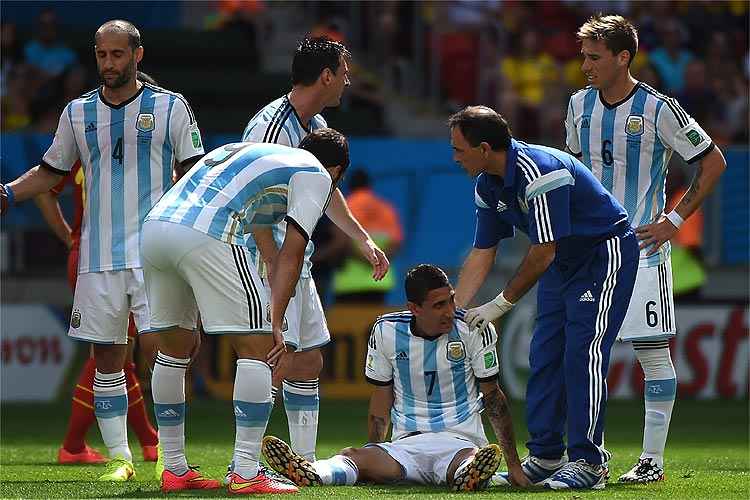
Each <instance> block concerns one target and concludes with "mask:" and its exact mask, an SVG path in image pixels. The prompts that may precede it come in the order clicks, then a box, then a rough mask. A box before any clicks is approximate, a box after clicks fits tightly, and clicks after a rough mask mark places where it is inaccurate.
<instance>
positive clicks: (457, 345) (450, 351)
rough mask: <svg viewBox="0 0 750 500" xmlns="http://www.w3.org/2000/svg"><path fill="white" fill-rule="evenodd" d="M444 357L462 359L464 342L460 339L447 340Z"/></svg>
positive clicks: (451, 359) (464, 355)
mask: <svg viewBox="0 0 750 500" xmlns="http://www.w3.org/2000/svg"><path fill="white" fill-rule="evenodd" d="M446 357H447V358H448V361H453V362H458V361H463V360H464V359H465V358H466V349H465V348H464V343H463V342H461V341H460V340H454V341H452V342H448V346H447V348H446Z"/></svg>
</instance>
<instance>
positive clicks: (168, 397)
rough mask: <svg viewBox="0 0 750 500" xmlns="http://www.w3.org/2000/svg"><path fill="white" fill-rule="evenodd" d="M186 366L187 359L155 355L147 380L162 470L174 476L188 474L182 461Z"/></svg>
mask: <svg viewBox="0 0 750 500" xmlns="http://www.w3.org/2000/svg"><path fill="white" fill-rule="evenodd" d="M189 363H190V358H188V359H180V358H173V357H171V356H167V355H166V354H163V353H161V352H159V353H157V355H156V362H155V363H154V373H153V375H152V377H151V394H152V396H153V398H154V413H156V423H157V424H158V425H159V443H160V444H161V450H162V455H163V459H164V469H166V470H168V471H169V472H172V473H173V474H177V475H178V476H181V475H183V474H185V473H186V472H187V471H188V464H187V458H185V371H186V370H187V367H188V364H189Z"/></svg>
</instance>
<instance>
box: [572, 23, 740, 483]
mask: <svg viewBox="0 0 750 500" xmlns="http://www.w3.org/2000/svg"><path fill="white" fill-rule="evenodd" d="M577 36H578V40H579V41H580V42H581V54H582V55H583V64H582V65H581V70H582V71H583V72H584V74H585V75H586V77H587V78H588V81H589V84H590V85H589V86H588V87H586V88H584V89H582V90H579V91H578V92H576V93H575V94H573V96H572V97H571V98H570V104H569V105H568V115H567V118H566V120H565V130H566V143H567V149H568V150H569V151H570V152H571V153H573V154H574V155H576V156H577V157H579V159H580V160H581V161H582V162H583V163H584V164H585V165H586V166H587V167H589V169H591V171H592V173H593V174H594V176H595V177H596V178H597V179H599V180H600V181H601V183H602V185H603V186H604V187H605V188H606V189H607V190H608V191H609V192H610V193H612V195H613V196H614V197H615V198H616V199H617V200H618V201H619V202H620V203H621V204H622V205H623V206H624V207H625V210H626V211H627V213H628V220H629V221H630V224H631V225H632V226H633V227H635V228H636V234H637V236H638V239H639V240H641V245H640V246H641V256H640V263H639V267H638V275H637V278H636V282H635V289H634V291H633V296H632V299H631V301H630V306H629V307H628V312H627V315H626V316H625V320H624V322H623V324H622V328H621V330H620V333H619V335H618V338H619V340H622V341H627V342H632V345H633V349H634V350H635V355H636V357H637V358H638V362H639V363H640V364H641V368H643V373H644V375H645V391H644V396H645V407H646V415H645V422H644V430H643V452H642V453H641V456H640V458H639V459H638V462H637V463H636V464H635V465H634V466H633V468H632V469H631V470H630V471H628V472H627V473H625V474H623V475H622V476H620V478H619V480H620V482H633V483H650V482H654V481H661V480H663V479H664V447H665V445H666V441H667V433H668V431H669V422H670V420H671V418H672V408H673V406H674V401H675V397H676V395H677V377H676V373H675V370H674V366H673V365H672V359H671V358H670V354H669V339H670V338H671V337H673V336H674V335H675V334H676V332H677V325H676V322H675V314H674V298H673V294H672V265H671V260H670V245H669V240H670V239H671V238H672V237H674V236H675V234H676V233H677V230H678V229H679V227H680V225H681V224H682V223H683V221H684V220H685V219H687V218H688V217H690V215H691V214H692V213H693V212H695V211H696V210H697V209H698V208H699V207H700V206H701V203H703V200H704V199H705V198H706V196H708V194H710V193H711V192H712V191H713V189H714V187H715V186H716V183H717V182H718V180H719V177H720V176H721V174H722V172H723V171H724V169H725V168H726V162H725V160H724V157H723V155H722V154H721V151H719V148H718V147H716V146H715V145H714V143H713V142H712V141H711V138H710V137H709V136H708V134H706V132H705V131H704V130H703V129H702V128H701V127H700V125H698V123H696V121H695V120H694V119H693V118H692V117H690V115H688V114H687V113H686V112H685V111H684V110H683V109H682V107H681V106H680V104H679V103H678V102H677V101H676V100H675V99H673V98H671V97H668V96H665V95H664V94H661V93H659V92H658V91H656V90H654V89H653V88H651V87H649V86H648V85H646V84H644V83H643V82H639V81H637V80H636V79H634V78H633V77H632V75H631V74H630V63H631V62H632V61H633V58H634V57H635V54H636V52H637V51H638V32H637V31H636V29H635V27H634V26H633V25H632V24H631V23H630V22H629V21H628V20H627V19H625V18H623V17H621V16H603V17H602V16H595V17H592V18H591V19H589V20H588V21H587V22H586V23H585V24H584V25H583V26H581V27H580V29H579V30H578V34H577ZM675 151H676V152H677V153H678V154H679V155H680V156H681V157H682V158H683V159H684V160H685V161H686V162H688V163H690V164H695V165H696V166H697V168H696V173H695V177H694V178H693V181H692V184H691V185H690V188H689V189H688V191H687V192H686V193H685V195H684V196H683V197H682V199H681V200H680V202H679V203H678V204H677V206H676V207H675V209H674V210H673V211H671V212H670V213H668V214H665V213H664V204H665V195H664V182H665V179H666V177H667V166H668V165H669V159H670V158H671V156H672V153H673V152H675Z"/></svg>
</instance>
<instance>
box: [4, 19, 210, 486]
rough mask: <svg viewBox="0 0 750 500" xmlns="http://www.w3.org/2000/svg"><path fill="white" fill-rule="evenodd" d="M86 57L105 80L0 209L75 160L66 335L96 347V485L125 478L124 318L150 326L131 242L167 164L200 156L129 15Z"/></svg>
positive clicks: (189, 121) (105, 30)
mask: <svg viewBox="0 0 750 500" xmlns="http://www.w3.org/2000/svg"><path fill="white" fill-rule="evenodd" d="M94 53H95V55H96V63H97V68H98V71H99V75H100V77H101V79H102V83H103V85H102V86H101V87H99V88H98V89H95V90H92V91H91V92H88V93H86V94H84V95H83V96H81V97H79V98H78V99H74V100H73V101H71V102H70V103H68V105H67V106H66V107H65V109H64V110H63V112H62V114H61V116H60V121H59V124H58V126H57V131H56V132H55V137H54V140H53V142H52V145H51V146H50V147H49V149H48V150H47V152H46V153H45V154H44V157H43V158H42V162H41V163H40V165H38V166H36V167H34V168H32V169H31V170H29V171H28V172H26V173H25V174H24V175H22V176H21V177H20V178H18V179H16V180H15V181H13V182H11V183H9V184H7V185H0V198H1V201H2V213H5V211H6V210H7V209H8V207H10V206H12V205H13V204H14V203H15V202H20V201H23V200H27V199H29V198H33V197H34V196H36V195H38V194H41V193H45V192H47V191H49V189H50V188H52V187H53V186H54V185H55V184H57V183H58V182H59V181H60V179H61V177H62V176H63V175H68V174H69V173H70V170H71V168H72V167H73V165H74V164H75V162H76V161H77V160H79V159H80V161H81V163H82V166H83V170H84V175H85V177H86V180H87V182H86V193H85V196H86V208H85V210H84V216H83V228H82V234H81V242H80V258H79V265H78V283H77V286H76V290H75V296H74V299H73V313H72V315H71V319H70V330H69V331H68V335H69V336H70V337H72V338H74V339H76V340H81V341H85V342H89V343H91V344H92V345H93V346H94V359H95V363H96V372H95V376H94V384H93V389H94V408H95V413H96V418H97V421H98V424H99V429H100V431H101V434H102V440H103V441H104V444H105V445H106V446H107V450H108V452H109V458H110V461H109V463H108V464H107V470H106V472H105V473H104V474H103V475H102V476H101V477H100V478H99V479H100V480H102V481H127V480H128V479H131V478H133V476H134V475H135V470H134V469H133V462H132V461H133V458H132V454H131V451H130V447H129V446H128V439H127V411H128V396H127V386H126V377H125V373H124V371H123V366H124V363H125V356H126V352H127V343H128V338H127V329H128V316H129V315H130V313H131V312H132V313H133V317H134V319H135V324H136V328H137V329H138V332H139V333H143V332H145V331H150V330H151V327H150V323H149V315H150V311H149V305H148V301H147V299H146V291H145V287H144V282H143V271H142V268H141V255H140V251H139V239H140V232H141V225H142V224H143V220H144V218H145V217H146V214H147V213H148V211H149V210H150V209H151V207H152V206H153V205H154V204H155V203H156V202H157V201H158V200H159V198H160V197H161V196H162V194H164V193H165V192H166V191H167V190H168V189H169V188H170V186H171V185H172V171H173V164H174V162H175V160H176V161H177V162H178V163H179V165H178V166H179V167H180V169H181V170H183V171H184V170H187V169H189V168H190V166H192V164H193V163H195V162H196V161H197V160H198V159H199V158H200V157H201V156H203V145H202V143H201V136H200V131H199V130H198V124H197V122H196V120H195V116H194V115H193V112H192V110H191V109H190V106H189V105H188V103H187V101H186V100H185V98H184V97H182V96H181V95H180V94H176V93H174V92H170V91H167V90H164V89H162V88H160V87H156V86H152V85H149V84H147V83H143V82H140V81H138V80H137V79H136V75H137V70H138V63H139V62H140V61H141V59H142V58H143V47H142V46H141V36H140V33H139V32H138V29H137V28H136V27H135V26H133V24H131V23H129V22H128V21H122V20H115V21H108V22H106V23H104V24H103V25H102V26H101V27H100V28H99V29H98V30H97V32H96V35H95V45H94Z"/></svg>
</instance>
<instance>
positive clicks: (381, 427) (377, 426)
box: [367, 415, 388, 443]
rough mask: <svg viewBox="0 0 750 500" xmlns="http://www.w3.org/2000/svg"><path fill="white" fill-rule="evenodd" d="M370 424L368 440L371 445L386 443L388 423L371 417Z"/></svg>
mask: <svg viewBox="0 0 750 500" xmlns="http://www.w3.org/2000/svg"><path fill="white" fill-rule="evenodd" d="M369 424H370V425H368V430H369V432H368V434H369V435H368V436H367V440H368V441H369V442H371V443H382V442H383V441H385V435H386V433H387V432H388V423H387V422H386V420H385V418H383V417H378V416H376V415H370V422H369Z"/></svg>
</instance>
